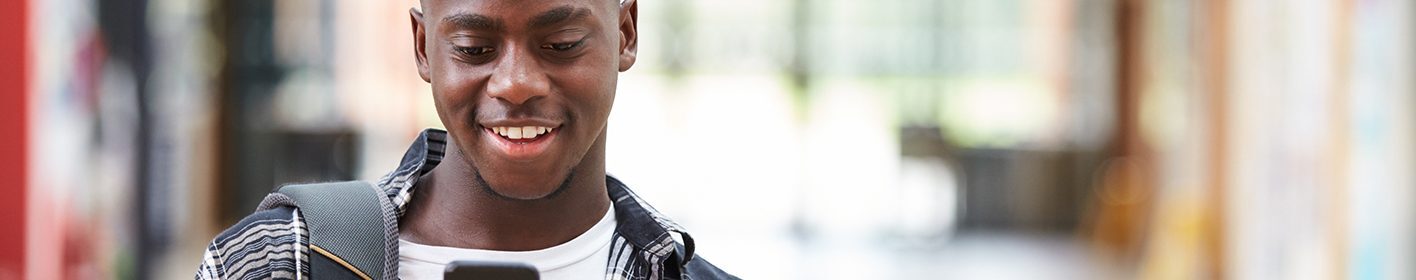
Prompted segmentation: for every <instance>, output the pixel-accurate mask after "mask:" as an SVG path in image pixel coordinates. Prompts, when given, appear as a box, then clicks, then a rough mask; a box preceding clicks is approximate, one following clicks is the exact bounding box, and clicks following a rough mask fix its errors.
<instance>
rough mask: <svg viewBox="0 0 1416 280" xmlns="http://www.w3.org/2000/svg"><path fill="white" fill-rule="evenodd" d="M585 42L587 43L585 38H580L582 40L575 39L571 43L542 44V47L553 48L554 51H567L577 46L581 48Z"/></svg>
mask: <svg viewBox="0 0 1416 280" xmlns="http://www.w3.org/2000/svg"><path fill="white" fill-rule="evenodd" d="M584 44H585V39H580V41H575V42H570V43H552V44H544V45H541V48H542V49H548V50H552V51H558V52H566V51H571V50H574V49H575V48H579V47H580V46H581V45H584Z"/></svg>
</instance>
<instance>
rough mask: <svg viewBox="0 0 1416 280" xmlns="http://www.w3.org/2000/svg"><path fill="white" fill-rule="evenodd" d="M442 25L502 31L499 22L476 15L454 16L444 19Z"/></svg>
mask: <svg viewBox="0 0 1416 280" xmlns="http://www.w3.org/2000/svg"><path fill="white" fill-rule="evenodd" d="M442 21H443V22H444V23H448V24H452V25H456V26H459V27H462V28H467V29H474V30H487V31H492V30H502V22H501V20H497V19H493V18H490V17H487V16H484V15H478V14H454V15H451V16H447V17H444V18H443V20H442Z"/></svg>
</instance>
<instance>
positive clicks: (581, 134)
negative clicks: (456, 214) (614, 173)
mask: <svg viewBox="0 0 1416 280" xmlns="http://www.w3.org/2000/svg"><path fill="white" fill-rule="evenodd" d="M623 5H624V8H623V9H622V6H621V4H620V3H619V2H617V1H616V0H425V1H423V11H422V12H418V11H412V12H411V17H412V18H413V25H414V27H413V32H414V39H415V48H417V50H418V52H417V59H418V70H419V74H420V75H421V76H422V77H423V79H424V80H426V81H428V82H429V83H431V84H432V89H433V100H434V101H435V103H436V106H437V110H438V117H439V118H441V119H442V122H443V124H444V125H445V126H447V130H448V133H450V134H451V136H452V137H451V138H452V142H451V143H448V145H457V146H456V147H457V149H458V150H459V152H460V153H461V155H462V156H463V158H465V159H467V160H468V162H467V163H468V164H470V165H471V166H472V167H473V168H474V170H473V171H474V172H476V174H478V175H479V177H480V178H481V179H482V180H483V181H484V182H485V183H486V184H487V186H488V187H489V188H491V190H492V191H494V192H496V193H497V194H498V195H501V196H505V197H511V198H516V199H537V198H543V197H546V196H547V195H550V194H552V193H554V192H555V191H556V190H558V188H560V187H561V186H563V185H565V183H566V182H567V180H569V177H570V176H571V174H572V172H571V171H572V170H573V169H577V168H578V167H582V166H586V165H587V164H588V165H590V166H600V168H603V164H604V163H603V156H602V155H603V153H604V135H605V122H606V120H607V119H608V117H609V113H610V107H611V105H612V104H613V101H614V96H615V82H616V77H617V75H618V72H619V71H624V70H627V69H629V67H630V65H632V64H633V63H634V55H635V54H634V52H635V44H634V42H635V40H634V37H635V30H634V23H633V21H634V20H635V19H633V14H634V8H633V5H634V3H633V1H627V2H626V3H625V4H623ZM595 153H598V154H599V155H596V154H595ZM587 154H589V155H591V156H593V158H595V159H598V160H599V161H601V162H598V163H596V162H589V161H591V160H586V159H587V158H589V157H587Z"/></svg>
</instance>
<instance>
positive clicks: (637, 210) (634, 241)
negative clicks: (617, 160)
mask: <svg viewBox="0 0 1416 280" xmlns="http://www.w3.org/2000/svg"><path fill="white" fill-rule="evenodd" d="M446 148H447V132H446V131H442V130H439V129H431V128H430V129H426V130H423V132H422V133H420V134H419V135H418V139H417V140H415V141H414V142H413V144H412V145H411V146H410V147H408V151H407V152H405V153H404V154H403V159H402V161H401V163H400V164H399V166H398V168H397V169H395V170H394V171H393V172H390V173H389V174H388V175H385V176H384V177H383V178H382V179H380V180H379V181H378V182H376V183H377V184H378V186H379V187H380V188H383V190H384V192H385V194H386V195H388V196H389V198H390V199H391V200H392V201H393V204H394V205H395V206H397V208H398V215H399V216H400V217H402V216H403V213H404V210H405V209H406V206H407V203H408V201H409V199H410V198H412V196H413V194H414V193H416V191H415V190H416V189H417V188H416V186H414V183H415V182H417V181H418V178H419V177H421V176H422V175H424V174H426V173H427V172H429V171H432V170H433V167H436V166H437V165H438V163H439V162H441V161H442V158H443V153H444V151H445V150H446ZM605 187H606V188H607V191H608V193H609V195H610V199H611V200H610V201H611V202H612V203H613V204H614V207H615V218H616V220H617V221H618V224H617V225H616V227H615V238H614V240H612V242H611V248H610V249H611V254H612V256H614V257H612V258H611V259H610V263H609V267H608V268H607V274H608V275H607V276H610V277H608V278H619V279H642V278H650V279H658V278H661V277H662V276H671V277H673V278H677V276H676V275H665V273H668V272H674V271H682V266H683V265H684V264H687V263H688V262H689V261H690V260H692V258H693V256H694V254H693V249H694V245H693V238H692V237H691V236H689V234H688V232H687V231H684V230H683V228H682V227H681V226H679V225H678V224H677V223H674V222H673V221H672V220H669V219H668V218H667V217H665V216H664V215H663V214H660V213H659V211H657V210H655V209H654V207H653V206H650V205H649V204H648V203H646V202H644V200H643V199H641V198H640V197H639V195H637V194H635V193H634V192H633V191H631V190H630V189H629V188H628V187H626V186H625V185H624V183H622V182H620V181H619V179H615V178H614V177H611V176H605ZM671 233H677V234H678V235H679V237H680V238H681V239H682V241H683V243H682V244H681V245H682V246H681V247H680V246H679V243H678V242H676V241H675V240H674V238H673V236H672V235H671ZM676 250H681V251H678V252H676ZM669 259H675V260H677V263H675V264H673V267H672V269H673V271H667V270H666V267H664V265H666V263H665V261H666V260H669Z"/></svg>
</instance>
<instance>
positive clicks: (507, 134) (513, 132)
mask: <svg viewBox="0 0 1416 280" xmlns="http://www.w3.org/2000/svg"><path fill="white" fill-rule="evenodd" d="M487 129H490V130H491V131H492V132H493V133H496V134H497V135H500V136H501V137H502V138H504V139H506V140H513V141H512V142H534V141H536V139H537V138H538V137H540V136H542V135H546V134H547V133H551V131H555V128H554V127H545V126H495V127H490V128H487ZM516 140H520V141H516Z"/></svg>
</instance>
